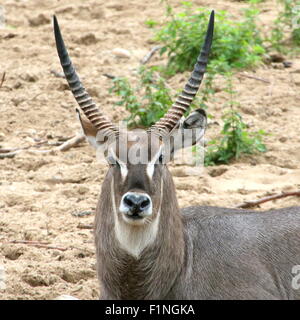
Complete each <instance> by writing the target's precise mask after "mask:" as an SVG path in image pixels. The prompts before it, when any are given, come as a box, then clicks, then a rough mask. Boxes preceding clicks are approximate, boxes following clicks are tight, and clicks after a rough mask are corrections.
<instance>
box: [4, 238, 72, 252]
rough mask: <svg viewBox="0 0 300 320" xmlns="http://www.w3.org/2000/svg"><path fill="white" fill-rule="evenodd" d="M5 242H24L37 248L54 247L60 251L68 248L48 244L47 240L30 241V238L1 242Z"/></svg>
mask: <svg viewBox="0 0 300 320" xmlns="http://www.w3.org/2000/svg"><path fill="white" fill-rule="evenodd" d="M3 243H5V244H26V245H29V246H34V247H37V248H45V249H55V250H60V251H66V250H67V249H68V248H62V247H57V246H52V245H49V242H38V241H30V240H12V241H7V242H3Z"/></svg>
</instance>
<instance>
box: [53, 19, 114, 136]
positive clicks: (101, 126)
mask: <svg viewBox="0 0 300 320" xmlns="http://www.w3.org/2000/svg"><path fill="white" fill-rule="evenodd" d="M53 25H54V35H55V42H56V48H57V52H58V56H59V59H60V63H61V66H62V68H63V71H64V73H65V76H66V79H67V81H68V84H69V87H70V89H71V91H72V93H73V95H74V98H75V99H76V101H77V103H78V105H79V107H80V109H81V110H82V111H83V113H84V114H85V116H86V117H87V118H88V119H89V120H90V122H91V123H92V124H93V125H94V126H95V128H96V129H97V130H98V131H100V130H101V131H103V132H104V131H105V132H111V133H113V132H114V133H115V132H117V131H118V130H117V128H116V127H115V126H114V124H113V123H112V122H111V121H110V120H108V119H107V118H106V116H104V115H103V114H102V113H101V112H100V110H99V109H98V107H97V106H96V104H95V102H94V101H93V100H92V98H91V96H90V95H89V94H88V92H87V91H86V90H85V88H84V86H83V85H82V83H81V81H80V79H79V77H78V75H77V73H76V71H75V68H74V66H73V64H72V61H71V59H70V57H69V54H68V51H67V49H66V46H65V43H64V40H63V38H62V35H61V32H60V28H59V25H58V22H57V18H56V16H53Z"/></svg>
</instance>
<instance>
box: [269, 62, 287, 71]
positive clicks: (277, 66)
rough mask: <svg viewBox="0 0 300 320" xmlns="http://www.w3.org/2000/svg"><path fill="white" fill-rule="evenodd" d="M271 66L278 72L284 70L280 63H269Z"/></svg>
mask: <svg viewBox="0 0 300 320" xmlns="http://www.w3.org/2000/svg"><path fill="white" fill-rule="evenodd" d="M271 66H272V67H273V68H274V69H279V70H283V69H284V66H283V64H282V63H277V62H272V63H271Z"/></svg>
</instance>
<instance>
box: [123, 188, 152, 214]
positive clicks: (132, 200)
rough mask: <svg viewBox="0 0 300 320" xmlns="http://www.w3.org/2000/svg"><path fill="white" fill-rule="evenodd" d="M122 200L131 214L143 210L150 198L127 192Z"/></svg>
mask: <svg viewBox="0 0 300 320" xmlns="http://www.w3.org/2000/svg"><path fill="white" fill-rule="evenodd" d="M123 202H124V205H125V206H126V207H127V208H128V209H129V210H130V212H131V213H132V214H138V213H140V212H143V211H145V210H147V209H148V208H149V206H150V198H149V197H148V196H147V195H144V194H138V193H133V192H128V193H127V195H126V196H125V197H124V199H123Z"/></svg>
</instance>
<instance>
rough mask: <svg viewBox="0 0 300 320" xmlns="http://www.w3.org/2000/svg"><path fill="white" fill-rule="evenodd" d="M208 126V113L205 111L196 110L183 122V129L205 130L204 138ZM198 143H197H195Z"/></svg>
mask: <svg viewBox="0 0 300 320" xmlns="http://www.w3.org/2000/svg"><path fill="white" fill-rule="evenodd" d="M206 124H207V116H206V112H205V111H204V110H203V109H196V110H194V111H193V112H192V113H191V114H189V115H188V117H187V118H186V119H184V121H183V122H182V128H183V129H194V128H195V129H198V130H203V133H202V136H203V134H204V132H205V128H206ZM195 143H197V141H195Z"/></svg>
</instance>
